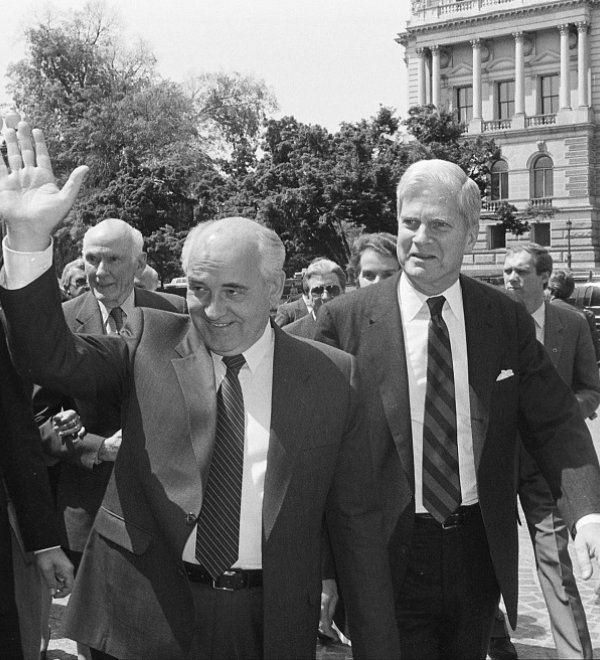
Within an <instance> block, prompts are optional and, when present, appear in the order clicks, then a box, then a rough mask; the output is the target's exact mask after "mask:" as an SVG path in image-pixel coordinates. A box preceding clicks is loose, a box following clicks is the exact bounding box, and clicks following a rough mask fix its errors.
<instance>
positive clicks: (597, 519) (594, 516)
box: [575, 513, 600, 531]
mask: <svg viewBox="0 0 600 660" xmlns="http://www.w3.org/2000/svg"><path fill="white" fill-rule="evenodd" d="M590 523H600V513H588V514H587V516H582V517H581V518H580V519H579V520H578V521H577V522H576V523H575V529H576V530H577V531H579V530H580V529H581V528H582V527H583V526H584V525H588V524H590Z"/></svg>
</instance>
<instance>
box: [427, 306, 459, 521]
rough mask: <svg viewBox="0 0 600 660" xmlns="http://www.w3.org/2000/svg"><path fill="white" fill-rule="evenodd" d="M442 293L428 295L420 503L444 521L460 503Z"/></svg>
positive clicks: (450, 367) (452, 396) (446, 329)
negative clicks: (421, 493)
mask: <svg viewBox="0 0 600 660" xmlns="http://www.w3.org/2000/svg"><path fill="white" fill-rule="evenodd" d="M445 301H446V299H445V298H444V296H436V297H435V298H429V299H428V300H427V305H428V306H429V311H430V314H431V319H430V321H429V328H428V333H427V391H426V394H425V417H424V420H423V505H424V506H425V508H426V509H427V511H429V513H431V515H432V516H433V517H434V518H435V519H436V520H437V521H438V522H444V520H446V518H448V516H449V515H450V514H451V513H453V512H454V511H455V509H456V508H457V507H458V506H459V505H460V503H461V494H460V478H459V472H458V445H457V436H456V400H455V395H454V370H453V367H452V349H451V347H450V336H449V334H448V326H447V325H446V323H445V321H444V319H443V318H442V308H443V306H444V302H445Z"/></svg>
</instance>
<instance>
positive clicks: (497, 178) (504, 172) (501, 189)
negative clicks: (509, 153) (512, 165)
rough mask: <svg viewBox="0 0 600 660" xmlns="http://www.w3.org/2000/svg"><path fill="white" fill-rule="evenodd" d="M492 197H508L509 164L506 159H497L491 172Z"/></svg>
mask: <svg viewBox="0 0 600 660" xmlns="http://www.w3.org/2000/svg"><path fill="white" fill-rule="evenodd" d="M490 179H491V180H490V184H491V185H490V199H491V200H492V201H495V200H498V199H508V165H507V164H506V161H504V160H497V161H496V162H495V163H494V164H493V165H492V169H491V174H490Z"/></svg>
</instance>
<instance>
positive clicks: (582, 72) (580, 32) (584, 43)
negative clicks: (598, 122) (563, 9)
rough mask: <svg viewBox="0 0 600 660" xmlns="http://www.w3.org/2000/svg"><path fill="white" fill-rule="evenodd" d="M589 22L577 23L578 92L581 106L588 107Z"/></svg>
mask: <svg viewBox="0 0 600 660" xmlns="http://www.w3.org/2000/svg"><path fill="white" fill-rule="evenodd" d="M588 27H589V26H588V23H587V22H586V21H580V22H579V23H577V37H578V39H577V92H578V95H579V107H580V108H587V107H588V106H589V104H590V100H589V89H588V75H589V68H590V62H589V49H588Z"/></svg>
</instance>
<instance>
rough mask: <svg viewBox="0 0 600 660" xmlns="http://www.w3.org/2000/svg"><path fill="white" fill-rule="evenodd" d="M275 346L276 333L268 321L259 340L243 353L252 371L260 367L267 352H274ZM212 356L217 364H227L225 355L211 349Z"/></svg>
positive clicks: (222, 365)
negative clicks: (224, 360) (224, 362)
mask: <svg viewBox="0 0 600 660" xmlns="http://www.w3.org/2000/svg"><path fill="white" fill-rule="evenodd" d="M274 346H275V333H274V331H273V328H272V327H271V324H270V323H269V322H267V325H266V327H265V331H264V332H263V333H262V335H261V336H260V338H259V339H258V340H257V341H255V342H254V344H252V346H250V348H248V349H246V350H245V351H244V352H243V353H242V355H243V356H244V359H245V360H246V364H247V365H248V368H249V369H250V371H251V372H252V373H254V372H255V371H256V369H258V366H259V364H260V363H261V362H262V360H263V358H264V357H265V356H266V355H267V353H268V352H269V351H271V353H272V352H273V350H274ZM211 356H212V359H213V363H214V364H215V366H216V365H217V364H220V365H221V367H222V368H223V367H224V366H225V365H224V364H223V356H221V355H217V354H216V353H213V352H212V351H211Z"/></svg>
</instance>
